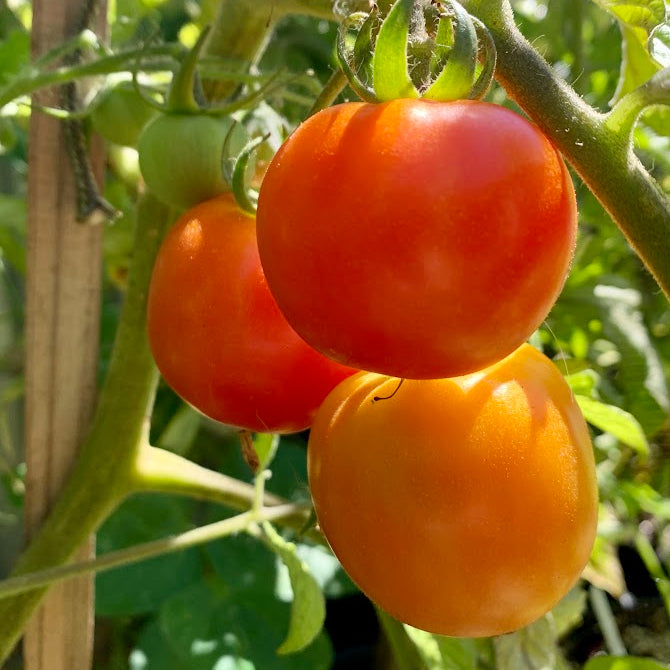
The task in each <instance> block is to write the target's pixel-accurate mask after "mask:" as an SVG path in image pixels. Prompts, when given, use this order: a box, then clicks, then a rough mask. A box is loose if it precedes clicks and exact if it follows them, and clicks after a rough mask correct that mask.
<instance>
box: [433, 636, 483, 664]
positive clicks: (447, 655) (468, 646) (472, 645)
mask: <svg viewBox="0 0 670 670" xmlns="http://www.w3.org/2000/svg"><path fill="white" fill-rule="evenodd" d="M435 637H436V639H437V646H438V649H439V651H440V658H441V659H442V667H445V668H450V670H451V668H453V670H477V667H478V666H477V656H478V653H477V640H472V639H468V638H456V637H439V636H435Z"/></svg>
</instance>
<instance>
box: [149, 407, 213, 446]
mask: <svg viewBox="0 0 670 670" xmlns="http://www.w3.org/2000/svg"><path fill="white" fill-rule="evenodd" d="M201 419H202V415H201V414H199V413H198V412H197V411H196V410H194V409H193V408H192V407H191V406H189V405H186V404H183V405H182V406H181V407H180V408H179V409H178V410H177V411H176V412H175V414H174V415H173V417H172V419H171V420H170V422H169V423H168V425H167V426H166V427H165V429H164V430H163V432H162V433H161V435H160V437H159V438H158V440H157V441H156V446H157V447H161V448H162V449H168V450H169V451H173V452H175V453H176V454H180V455H182V456H184V455H185V454H186V453H187V452H188V451H189V449H190V448H191V446H192V444H193V441H194V440H195V438H196V436H197V434H198V430H199V429H200V422H201Z"/></svg>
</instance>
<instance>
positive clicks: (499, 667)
mask: <svg viewBox="0 0 670 670" xmlns="http://www.w3.org/2000/svg"><path fill="white" fill-rule="evenodd" d="M493 645H494V648H495V654H496V661H497V663H496V670H546V669H548V668H554V667H556V665H557V663H558V659H559V658H560V651H559V649H558V645H557V642H556V631H555V628H554V625H553V622H552V620H551V618H550V617H548V616H545V617H542V618H541V619H538V620H537V621H536V622H535V623H532V624H531V625H530V626H526V628H523V629H522V630H520V631H518V632H516V633H511V634H510V635H501V636H500V637H497V638H495V639H494V641H493Z"/></svg>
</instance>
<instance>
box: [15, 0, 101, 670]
mask: <svg viewBox="0 0 670 670" xmlns="http://www.w3.org/2000/svg"><path fill="white" fill-rule="evenodd" d="M103 4H104V3H103ZM81 6H82V1H81V0H35V1H34V2H33V24H32V35H33V56H38V55H40V54H43V53H44V52H45V51H47V50H48V49H49V48H51V47H53V46H55V45H56V44H59V43H61V42H62V41H64V39H65V38H67V37H69V36H71V32H72V26H74V25H76V24H77V21H78V19H79V16H80V13H81V11H82V10H81ZM101 14H102V15H101V17H100V18H101V19H104V18H105V17H104V14H105V8H104V6H103V7H101ZM39 102H40V103H45V102H46V103H47V104H52V105H53V104H57V102H58V92H55V91H52V92H48V93H46V94H44V95H40V97H39ZM102 158H103V152H102V151H101V150H100V148H98V150H97V151H96V152H95V156H94V163H95V164H96V167H97V168H98V172H99V173H100V172H101V168H102ZM101 241H102V228H101V227H100V226H90V225H86V224H82V223H78V222H77V221H76V197H75V188H74V180H73V172H72V170H71V168H70V163H69V159H68V154H67V150H66V146H65V141H64V136H63V128H62V124H61V123H60V122H58V121H56V120H54V119H52V118H49V117H47V116H46V115H44V114H40V113H39V112H36V113H34V114H33V115H32V118H31V122H30V135H29V156H28V272H27V275H28V280H27V299H26V302H27V315H26V412H25V416H26V463H27V491H26V510H25V511H26V530H27V535H28V537H30V535H31V533H32V532H33V531H34V530H35V529H36V528H37V527H38V526H39V525H40V523H41V521H42V520H43V519H44V517H45V515H46V513H47V511H48V509H49V506H50V504H51V502H52V501H53V500H54V498H55V497H56V496H57V495H58V493H59V491H60V488H61V486H62V484H63V481H64V479H65V477H66V476H67V474H68V472H69V469H70V466H71V464H72V462H73V459H74V458H75V455H76V450H77V446H78V445H79V444H80V443H81V441H82V438H83V436H84V434H85V432H86V430H87V427H88V425H89V422H90V419H91V416H92V411H93V408H94V404H95V396H96V377H97V368H98V335H99V318H100V317H99V312H100V289H101V273H102V268H101ZM93 551H94V545H93V538H91V540H90V541H89V543H87V545H86V546H84V547H82V549H81V551H80V553H79V554H78V555H77V556H76V559H83V558H88V557H91V556H92V555H93ZM92 649H93V579H92V578H90V577H86V578H78V579H74V580H70V581H67V582H65V583H64V584H62V585H59V586H57V587H55V588H54V589H53V590H52V591H51V592H50V593H49V595H48V596H47V598H46V599H45V601H44V604H43V605H42V607H41V608H40V610H39V611H38V612H37V614H36V615H35V617H34V618H33V620H32V621H31V623H30V624H29V626H28V628H27V629H26V633H25V638H24V655H25V670H88V669H89V668H90V666H91V659H92Z"/></svg>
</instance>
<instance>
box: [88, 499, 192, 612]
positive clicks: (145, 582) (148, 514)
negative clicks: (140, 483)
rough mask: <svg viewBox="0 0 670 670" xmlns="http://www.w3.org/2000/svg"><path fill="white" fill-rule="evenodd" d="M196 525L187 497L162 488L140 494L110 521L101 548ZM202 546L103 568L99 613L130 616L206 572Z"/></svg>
mask: <svg viewBox="0 0 670 670" xmlns="http://www.w3.org/2000/svg"><path fill="white" fill-rule="evenodd" d="M188 528H190V523H189V521H188V518H187V516H186V514H185V511H184V505H183V501H180V500H175V499H173V498H171V497H168V496H162V495H158V494H152V495H136V496H134V497H132V498H130V499H129V500H128V501H126V502H125V503H124V504H123V505H121V507H119V509H118V510H117V511H116V512H115V513H114V514H113V515H112V516H111V517H110V518H109V519H108V520H107V521H106V522H105V524H104V525H103V526H102V528H101V529H100V532H99V534H98V536H97V546H98V552H99V553H100V554H104V553H106V552H108V551H113V550H116V549H122V548H123V547H128V546H131V545H134V544H140V543H141V542H148V541H150V540H156V539H159V538H163V537H168V536H169V535H173V534H177V533H180V532H183V531H185V530H187V529H188ZM201 570H202V568H201V561H200V557H199V554H198V550H197V549H189V550H187V551H180V552H176V553H173V554H169V555H165V556H159V557H157V558H153V559H150V560H147V561H141V562H139V563H134V564H132V565H128V566H125V567H123V568H117V569H115V570H110V571H108V572H101V573H100V574H99V575H98V576H97V578H96V613H97V614H98V615H101V616H126V615H129V614H140V613H143V612H150V611H152V610H155V609H157V608H158V607H159V606H160V604H161V603H162V602H163V601H164V600H165V599H166V598H169V597H170V596H171V595H172V594H173V593H175V591H179V590H180V589H182V588H184V587H185V586H188V585H189V584H192V583H194V582H196V581H197V580H199V579H200V578H201V574H202V573H201Z"/></svg>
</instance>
